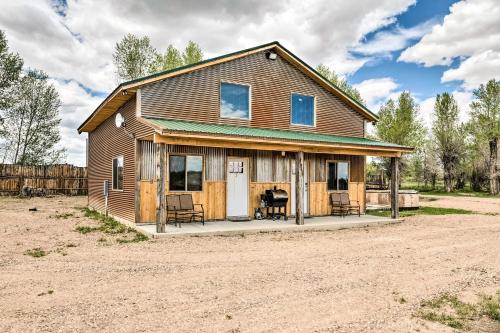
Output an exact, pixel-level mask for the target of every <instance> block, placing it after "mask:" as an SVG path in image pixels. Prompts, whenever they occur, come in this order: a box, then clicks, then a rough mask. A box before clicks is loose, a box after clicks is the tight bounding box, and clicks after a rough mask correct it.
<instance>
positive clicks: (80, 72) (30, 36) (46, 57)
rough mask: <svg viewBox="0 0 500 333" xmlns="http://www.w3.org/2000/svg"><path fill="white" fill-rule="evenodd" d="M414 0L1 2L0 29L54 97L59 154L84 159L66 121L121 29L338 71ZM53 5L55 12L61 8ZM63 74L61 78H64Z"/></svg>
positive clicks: (79, 113) (108, 85) (96, 82)
mask: <svg viewBox="0 0 500 333" xmlns="http://www.w3.org/2000/svg"><path fill="white" fill-rule="evenodd" d="M414 3H415V0H398V1H395V0H362V1H358V2H357V3H356V5H355V6H354V5H353V4H352V3H351V2H348V1H333V2H332V1H326V0H306V1H304V0H283V1H268V0H249V1H239V2H235V1H232V0H215V1H202V2H200V1H195V0H182V1H180V0H177V1H173V0H172V1H153V0H149V1H133V0H110V1H98V0H87V1H76V0H68V6H67V8H65V7H64V6H63V7H61V6H57V8H54V7H52V5H51V2H50V1H49V0H46V1H29V0H16V1H8V2H7V1H6V2H4V3H3V4H2V10H1V11H0V29H2V30H4V31H5V32H6V35H7V38H8V40H9V45H10V47H11V49H12V50H14V51H16V52H19V54H20V55H21V56H22V57H23V58H24V60H25V65H26V66H28V67H34V68H38V69H42V70H44V71H46V72H47V73H48V74H49V76H50V77H51V78H53V79H54V80H55V82H57V83H56V85H57V87H58V89H59V90H60V94H61V98H62V101H63V105H64V106H63V112H62V118H63V123H62V135H63V143H62V144H63V145H64V146H66V147H68V148H69V149H70V151H69V158H68V162H75V163H81V161H84V160H85V157H84V147H85V141H84V137H83V136H79V137H78V136H76V134H75V133H76V127H77V125H78V124H80V123H81V122H82V121H83V120H84V119H85V118H86V117H87V116H88V115H89V114H90V113H91V112H92V111H93V108H94V107H95V105H97V104H98V102H99V101H100V100H101V98H95V97H92V96H91V95H89V94H88V93H87V92H85V90H83V89H82V88H81V87H80V86H78V84H77V83H80V84H83V85H84V86H85V87H88V88H89V89H91V90H93V91H102V92H109V91H111V90H112V89H113V88H114V86H115V85H116V78H115V74H114V71H113V64H112V53H113V49H114V45H115V43H116V42H117V41H119V40H120V39H121V38H122V37H123V35H125V34H127V33H134V34H136V35H148V36H150V37H151V40H152V43H153V45H154V46H155V47H156V48H157V49H159V50H165V49H166V47H167V45H168V44H170V43H172V44H174V45H175V46H177V47H184V45H185V44H186V43H187V41H188V40H194V41H196V42H198V43H199V44H200V46H201V47H202V49H203V50H204V51H205V55H206V57H212V56H216V55H220V54H223V53H226V52H230V51H235V50H238V49H242V48H247V47H251V46H254V45H258V44H261V43H266V42H269V41H272V40H279V41H280V42H281V43H282V44H283V45H285V46H286V47H288V48H289V49H290V50H291V51H292V52H294V53H295V54H297V55H298V56H299V57H301V58H303V59H304V60H305V61H306V62H308V63H309V64H311V65H313V66H314V65H316V64H318V63H320V62H323V63H325V64H326V65H328V66H330V67H331V68H333V69H334V70H335V71H337V72H339V73H340V74H346V73H353V72H355V71H356V70H357V69H359V68H360V67H361V66H363V65H364V64H365V63H366V62H367V61H369V60H370V58H369V57H365V58H353V57H352V56H350V54H349V50H350V49H352V48H356V47H357V46H358V45H359V44H360V43H361V42H362V40H363V37H364V36H365V35H366V34H368V33H370V32H373V31H376V30H378V29H380V28H382V27H384V26H387V25H389V24H392V23H394V22H395V17H396V16H397V15H398V14H400V13H402V12H404V11H406V10H407V9H408V7H409V6H410V5H412V4H414ZM61 13H62V14H63V15H61ZM65 82H69V83H65Z"/></svg>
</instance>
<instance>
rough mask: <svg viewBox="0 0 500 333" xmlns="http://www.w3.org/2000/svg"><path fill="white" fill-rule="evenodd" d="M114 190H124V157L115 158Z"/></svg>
mask: <svg viewBox="0 0 500 333" xmlns="http://www.w3.org/2000/svg"><path fill="white" fill-rule="evenodd" d="M112 185H113V186H112V188H113V190H123V156H117V157H115V158H113V179H112Z"/></svg>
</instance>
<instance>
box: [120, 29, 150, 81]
mask: <svg viewBox="0 0 500 333" xmlns="http://www.w3.org/2000/svg"><path fill="white" fill-rule="evenodd" d="M157 59H158V54H157V52H156V49H155V48H154V47H153V46H152V45H151V41H150V39H149V37H147V36H144V37H137V36H135V35H132V34H128V35H126V36H125V37H123V39H122V40H121V41H120V42H118V43H116V46H115V52H114V54H113V63H114V64H115V67H116V74H117V75H118V78H119V80H121V81H129V80H134V79H137V78H140V77H144V76H147V75H149V74H151V73H153V72H154V69H155V67H156V66H157V64H156V61H157Z"/></svg>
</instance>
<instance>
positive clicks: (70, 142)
mask: <svg viewBox="0 0 500 333" xmlns="http://www.w3.org/2000/svg"><path fill="white" fill-rule="evenodd" d="M51 83H52V84H53V85H54V86H55V88H56V89H57V91H58V92H59V97H60V98H61V101H62V107H61V119H62V121H61V141H60V143H59V147H62V148H66V151H67V160H68V161H69V162H70V163H73V164H75V165H78V166H84V165H85V164H86V161H85V160H86V157H85V147H86V146H85V138H86V137H87V135H86V134H82V135H79V134H78V133H77V131H76V128H77V127H78V126H79V125H80V124H81V122H82V120H83V119H82V115H86V114H88V113H89V110H94V109H95V108H96V107H97V106H98V105H99V103H101V100H102V99H101V98H99V97H95V96H91V95H90V94H89V93H87V92H86V91H85V90H84V89H83V88H82V87H81V86H79V85H78V83H76V82H75V81H69V82H64V81H61V80H53V79H52V80H51Z"/></svg>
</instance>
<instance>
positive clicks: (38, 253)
mask: <svg viewBox="0 0 500 333" xmlns="http://www.w3.org/2000/svg"><path fill="white" fill-rule="evenodd" d="M24 254H25V255H27V256H32V257H33V258H41V257H45V256H46V255H47V254H49V253H48V252H47V251H45V250H42V249H41V248H39V247H35V248H34V249H30V250H26V251H25V252H24Z"/></svg>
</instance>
